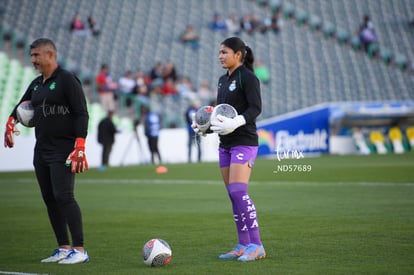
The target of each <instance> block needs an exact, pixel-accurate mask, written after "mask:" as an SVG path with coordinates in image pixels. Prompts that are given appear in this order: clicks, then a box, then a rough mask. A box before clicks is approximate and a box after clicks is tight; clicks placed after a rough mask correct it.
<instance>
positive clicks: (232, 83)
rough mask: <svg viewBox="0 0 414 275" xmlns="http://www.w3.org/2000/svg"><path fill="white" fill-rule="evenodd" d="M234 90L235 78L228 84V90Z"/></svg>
mask: <svg viewBox="0 0 414 275" xmlns="http://www.w3.org/2000/svg"><path fill="white" fill-rule="evenodd" d="M234 90H236V80H233V81H232V82H231V84H230V86H229V91H230V92H233V91H234Z"/></svg>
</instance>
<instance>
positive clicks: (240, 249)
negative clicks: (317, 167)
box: [210, 37, 266, 262]
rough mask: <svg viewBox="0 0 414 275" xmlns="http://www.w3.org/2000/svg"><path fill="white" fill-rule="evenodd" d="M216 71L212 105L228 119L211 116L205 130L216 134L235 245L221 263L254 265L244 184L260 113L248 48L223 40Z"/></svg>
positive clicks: (253, 226) (261, 254)
mask: <svg viewBox="0 0 414 275" xmlns="http://www.w3.org/2000/svg"><path fill="white" fill-rule="evenodd" d="M219 60H220V63H221V66H222V67H223V68H224V69H226V70H227V72H226V73H225V74H224V75H222V76H221V77H220V79H219V81H218V87H217V104H222V103H227V104H230V105H232V106H233V107H234V108H235V109H236V110H237V113H238V115H237V116H236V117H234V118H227V117H224V116H220V115H218V116H217V120H214V121H211V127H210V129H211V130H212V131H213V132H214V133H217V134H219V137H220V146H219V163H220V169H221V174H222V176H223V180H224V183H225V186H226V189H227V191H228V194H229V197H230V201H231V203H232V208H233V215H234V221H235V223H236V228H237V234H238V243H237V245H236V246H235V247H234V248H233V249H232V250H231V251H230V252H228V253H225V254H222V255H220V256H219V257H220V258H221V259H233V258H237V260H239V261H243V262H246V261H254V260H258V259H262V258H265V257H266V252H265V250H264V247H263V245H262V242H261V239H260V231H259V224H258V221H257V214H256V208H255V206H254V203H253V200H252V199H251V198H250V197H249V193H248V182H249V179H250V174H251V170H252V167H253V164H254V161H255V159H256V156H257V150H258V136H257V132H256V118H257V116H258V115H259V114H260V113H261V109H262V100H261V95H260V82H259V79H258V78H257V77H256V76H255V74H254V71H253V63H254V55H253V52H252V49H251V48H250V47H248V46H246V45H245V43H244V42H243V41H242V40H241V39H240V38H238V37H230V38H227V39H226V40H224V41H223V42H222V43H221V45H220V49H219Z"/></svg>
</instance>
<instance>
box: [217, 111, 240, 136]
mask: <svg viewBox="0 0 414 275" xmlns="http://www.w3.org/2000/svg"><path fill="white" fill-rule="evenodd" d="M216 118H217V119H215V120H212V121H211V127H210V129H211V130H212V131H213V132H214V133H217V134H219V135H223V136H225V135H228V134H230V133H232V132H233V131H234V130H236V129H237V128H239V127H240V126H242V125H244V124H246V120H245V119H244V116H242V115H238V116H236V117H234V118H229V117H225V116H222V115H217V117H216Z"/></svg>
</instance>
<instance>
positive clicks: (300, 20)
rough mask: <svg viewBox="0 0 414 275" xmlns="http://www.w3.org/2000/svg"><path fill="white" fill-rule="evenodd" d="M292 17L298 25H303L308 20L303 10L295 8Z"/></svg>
mask: <svg viewBox="0 0 414 275" xmlns="http://www.w3.org/2000/svg"><path fill="white" fill-rule="evenodd" d="M294 17H295V19H296V22H297V24H298V25H304V24H306V23H307V22H308V19H309V15H308V14H307V13H306V12H305V11H304V10H299V9H296V10H295V12H294Z"/></svg>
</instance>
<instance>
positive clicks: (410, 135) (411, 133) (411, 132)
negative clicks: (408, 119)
mask: <svg viewBox="0 0 414 275" xmlns="http://www.w3.org/2000/svg"><path fill="white" fill-rule="evenodd" d="M405 135H406V136H407V139H408V142H409V144H410V147H411V151H414V127H413V126H410V127H407V129H405Z"/></svg>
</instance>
